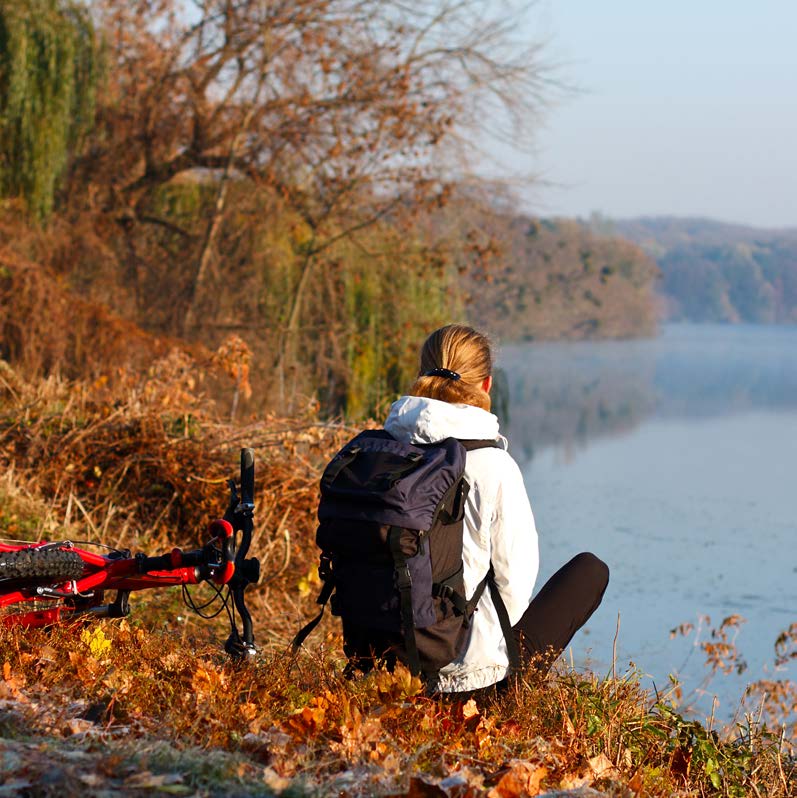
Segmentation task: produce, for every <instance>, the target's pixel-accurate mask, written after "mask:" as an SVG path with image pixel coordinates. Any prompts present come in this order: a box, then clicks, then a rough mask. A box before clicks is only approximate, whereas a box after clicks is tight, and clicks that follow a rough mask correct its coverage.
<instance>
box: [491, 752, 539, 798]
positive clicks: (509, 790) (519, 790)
mask: <svg viewBox="0 0 797 798" xmlns="http://www.w3.org/2000/svg"><path fill="white" fill-rule="evenodd" d="M547 776H548V768H546V767H545V766H544V765H540V764H536V763H533V762H523V761H518V760H514V761H512V762H510V763H509V768H508V769H507V770H506V772H504V773H503V775H502V776H501V777H500V778H499V780H498V783H497V784H496V785H495V787H493V788H492V789H491V790H490V791H489V792H488V793H487V798H526V796H533V795H539V794H540V785H541V784H542V782H543V780H544V779H545V778H546V777H547Z"/></svg>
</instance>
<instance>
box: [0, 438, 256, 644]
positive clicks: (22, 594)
mask: <svg viewBox="0 0 797 798" xmlns="http://www.w3.org/2000/svg"><path fill="white" fill-rule="evenodd" d="M227 484H228V486H229V488H230V501H229V505H228V507H227V511H226V512H225V514H224V517H223V518H221V519H218V520H215V521H213V522H211V523H210V525H209V526H208V533H209V535H210V536H211V537H210V540H209V541H208V543H207V544H205V546H203V547H202V548H201V549H196V550H194V551H182V550H181V549H179V548H174V549H172V550H171V551H170V552H168V553H167V554H162V555H159V556H155V557H148V556H147V555H146V554H143V553H137V554H135V555H132V554H131V552H130V551H129V550H128V549H115V548H112V547H108V546H104V545H101V544H92V543H88V544H82V545H89V546H96V547H101V548H103V549H105V551H104V552H103V553H96V552H94V551H87V550H86V549H82V548H78V547H77V546H75V544H74V543H72V542H71V541H68V540H62V541H56V542H48V543H32V544H30V543H29V544H23V545H19V544H10V543H3V542H0V607H9V606H12V605H22V606H26V607H27V606H30V607H31V608H30V609H25V610H23V611H21V612H15V613H12V614H7V615H4V616H3V617H2V619H0V620H2V622H3V623H4V624H5V625H6V626H15V625H20V626H25V627H42V626H50V625H53V624H58V623H65V622H69V621H75V620H83V619H89V618H91V617H102V618H123V617H125V616H127V615H129V614H130V601H129V597H130V593H132V592H133V591H136V590H152V589H157V588H162V587H168V586H174V585H181V586H182V589H183V599H184V600H185V603H186V605H187V606H188V607H189V608H190V609H191V610H192V611H194V612H196V613H198V614H199V615H200V616H201V617H203V618H212V617H215V616H216V615H218V614H219V613H221V612H222V611H224V610H226V612H227V615H228V618H229V620H230V629H231V631H230V636H229V637H228V638H227V642H226V643H225V645H224V648H225V650H226V651H227V653H229V654H230V655H231V656H232V657H235V658H241V657H245V656H249V655H253V654H255V653H256V649H255V638H254V631H253V626H252V616H251V614H250V612H249V610H248V609H247V607H246V599H245V590H246V588H247V587H248V586H249V585H251V584H256V583H257V582H258V580H259V578H260V562H259V560H258V559H257V558H256V557H250V558H247V554H248V553H249V547H250V546H251V543H252V530H253V527H254V522H253V517H254V507H255V505H254V486H255V467H254V453H253V451H252V449H242V450H241V474H240V492H239V490H238V487H237V485H236V482H235V480H233V479H231V480H229V481H228V483H227ZM199 582H207V583H209V584H211V585H213V586H214V587H215V589H216V595H215V596H214V598H213V599H211V601H210V602H208V603H206V604H203V605H202V606H198V605H197V604H196V603H195V602H194V600H193V598H192V597H191V594H190V593H189V591H188V585H195V584H198V583H199ZM225 588H226V593H225ZM107 591H116V595H115V597H114V599H113V601H111V602H109V603H105V593H106V592H107ZM216 599H218V600H219V601H220V603H221V606H220V607H218V608H217V609H216V610H215V611H214V612H213V613H212V614H205V613H204V610H206V609H207V608H208V607H209V606H210V605H211V604H212V603H214V602H215V600H216ZM42 604H46V606H45V607H41V605H42ZM236 612H237V614H238V615H240V619H241V629H240V631H239V628H238V623H237V621H236V617H235V616H236Z"/></svg>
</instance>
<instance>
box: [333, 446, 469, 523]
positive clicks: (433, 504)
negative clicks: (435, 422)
mask: <svg viewBox="0 0 797 798" xmlns="http://www.w3.org/2000/svg"><path fill="white" fill-rule="evenodd" d="M464 470H465V447H464V446H462V444H461V443H460V442H459V441H458V440H456V439H455V438H446V439H445V440H443V441H440V442H439V443H432V444H420V445H418V444H412V443H403V442H401V441H397V440H396V439H395V438H393V437H392V436H391V435H390V433H388V432H385V431H384V430H366V431H365V432H361V433H360V434H359V435H358V436H357V437H356V438H354V439H352V440H351V441H349V443H348V444H346V446H344V447H343V448H342V449H341V450H340V451H339V452H338V453H337V454H336V455H335V457H334V458H333V459H332V460H331V461H330V463H329V465H328V466H327V467H326V469H325V471H324V475H323V477H322V478H321V502H320V503H319V505H318V518H319V520H320V521H324V520H326V519H330V518H338V519H346V520H351V521H375V522H377V523H379V524H387V525H391V526H400V527H404V528H406V529H417V530H428V529H430V528H431V526H432V524H433V522H434V518H435V513H436V512H437V510H438V508H439V506H440V503H441V502H442V500H443V497H444V496H445V495H446V492H447V491H448V490H450V489H451V487H452V486H453V485H455V484H456V483H457V482H458V481H459V480H460V479H461V477H462V474H463V472H464Z"/></svg>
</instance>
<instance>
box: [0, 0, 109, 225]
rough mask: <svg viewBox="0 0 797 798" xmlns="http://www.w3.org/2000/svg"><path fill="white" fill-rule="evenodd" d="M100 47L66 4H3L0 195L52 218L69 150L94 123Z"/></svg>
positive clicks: (85, 18)
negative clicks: (22, 201)
mask: <svg viewBox="0 0 797 798" xmlns="http://www.w3.org/2000/svg"><path fill="white" fill-rule="evenodd" d="M97 77H98V49H97V43H96V39H95V35H94V27H93V25H92V22H91V19H90V16H89V14H88V12H87V10H86V8H84V7H83V6H81V5H78V4H77V3H73V2H68V0H67V1H66V2H65V1H64V0H0V197H21V198H22V199H23V200H24V201H25V202H26V204H27V206H28V207H29V209H30V210H31V212H32V213H33V214H34V215H35V216H36V217H38V218H39V219H45V218H46V217H47V216H49V214H50V212H51V211H52V208H53V202H54V197H55V192H56V189H57V187H58V182H59V179H60V177H61V176H62V174H63V171H64V168H65V166H66V163H67V159H68V156H69V153H70V151H71V150H72V149H73V148H75V146H76V145H77V144H78V142H79V139H80V138H81V137H82V136H83V135H84V134H85V132H86V131H87V130H88V128H89V127H90V126H91V125H92V123H93V111H94V99H95V88H96V83H97Z"/></svg>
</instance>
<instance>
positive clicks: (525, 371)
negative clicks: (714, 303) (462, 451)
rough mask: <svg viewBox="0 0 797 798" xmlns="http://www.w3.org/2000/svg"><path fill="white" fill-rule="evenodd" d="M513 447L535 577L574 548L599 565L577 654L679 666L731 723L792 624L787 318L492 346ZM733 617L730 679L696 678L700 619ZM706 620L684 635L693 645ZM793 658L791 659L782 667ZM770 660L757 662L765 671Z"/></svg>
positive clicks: (791, 376) (793, 420) (663, 680)
mask: <svg viewBox="0 0 797 798" xmlns="http://www.w3.org/2000/svg"><path fill="white" fill-rule="evenodd" d="M500 365H501V366H502V367H503V369H504V370H505V372H506V375H507V379H508V383H509V396H510V404H509V423H508V424H505V428H506V430H507V432H508V435H509V439H510V444H511V447H512V452H513V454H514V455H515V457H516V459H517V460H518V462H519V463H520V465H521V468H522V469H523V472H524V476H525V480H526V486H527V489H528V492H529V496H530V498H531V502H532V508H533V509H534V514H535V517H536V520H537V526H538V528H539V532H540V555H541V570H540V577H539V580H538V583H537V586H538V587H539V586H540V585H541V584H542V583H543V582H544V580H545V579H547V578H548V577H549V576H550V575H551V574H552V573H553V572H554V571H556V570H557V568H558V567H559V566H560V565H561V564H563V563H564V562H566V561H567V560H568V559H569V558H570V557H571V556H573V555H574V554H576V553H577V552H579V551H582V550H590V551H593V552H595V553H596V554H597V555H598V556H600V557H601V558H603V559H604V560H606V562H607V563H608V564H609V566H610V568H611V572H612V577H611V583H610V585H609V589H608V590H607V593H606V595H605V597H604V601H603V604H602V605H601V607H600V608H599V609H598V611H597V612H596V613H595V615H594V616H593V617H592V619H591V620H590V622H589V623H588V625H587V627H585V629H584V630H582V631H581V632H579V634H578V635H577V636H576V638H575V639H574V641H573V644H572V655H573V657H574V659H575V661H576V664H585V663H586V664H589V665H590V667H592V668H593V669H594V670H596V671H598V672H605V671H608V670H609V669H610V668H611V660H612V645H613V639H614V637H615V631H616V628H617V619H618V613H619V617H620V628H619V636H618V643H617V651H618V656H617V668H618V670H620V671H622V670H624V669H625V668H626V667H627V666H628V664H629V662H630V661H633V662H634V663H635V664H636V665H637V666H638V667H639V668H640V669H641V670H642V671H643V672H644V673H645V674H647V676H646V677H645V679H644V682H645V684H646V686H651V685H652V684H654V683H655V685H656V686H657V687H659V688H660V689H661V688H666V687H667V686H668V679H667V677H668V674H670V673H673V674H676V673H677V674H678V675H679V676H680V678H681V680H682V682H683V684H684V687H685V689H686V691H687V692H689V691H692V690H694V691H697V692H695V693H694V694H693V698H694V702H695V707H696V711H698V712H705V711H709V710H710V707H711V701H712V696H713V695H715V694H716V695H717V697H718V699H719V701H720V708H719V709H718V714H720V715H723V716H725V717H726V718H727V717H730V716H731V715H732V714H733V713H734V711H735V710H736V708H737V706H738V703H739V698H740V696H741V694H742V692H743V690H744V686H745V685H746V683H747V682H748V681H752V680H755V679H759V678H771V677H772V676H773V675H774V676H775V677H776V678H791V679H797V668H795V667H794V665H792V666H791V669H790V670H789V669H784V670H781V671H778V672H777V673H774V674H773V671H772V667H771V663H772V661H773V655H774V649H773V644H774V641H775V639H776V637H777V636H778V634H779V633H780V632H781V631H782V630H784V629H786V628H788V626H789V624H791V623H792V622H795V621H797V328H793V327H792V328H783V327H748V326H739V327H730V326H714V325H705V326H703V325H701V326H695V325H671V326H667V327H665V328H663V330H662V333H661V335H660V336H659V337H658V338H656V339H651V340H645V341H627V342H585V343H570V344H568V343H553V344H535V343H529V344H519V345H513V346H505V347H503V348H502V351H501V354H500ZM733 614H739V615H741V616H743V617H744V618H745V619H746V621H747V622H746V623H745V624H744V625H743V626H742V627H741V629H740V631H739V632H738V636H737V637H736V639H735V642H736V644H737V646H738V648H739V650H740V651H741V653H742V654H743V656H744V657H745V659H746V661H747V662H748V665H749V668H748V670H747V671H746V672H745V673H744V674H743V675H742V676H730V677H726V676H721V675H718V676H717V677H715V678H714V679H713V680H712V682H711V683H710V684H709V685H708V687H707V689H706V691H703V690H701V683H702V682H703V679H704V677H705V676H706V674H707V673H708V670H707V669H706V667H705V666H704V664H703V663H704V659H705V658H704V656H703V654H702V652H701V651H700V649H699V648H698V647H696V645H695V636H694V634H693V635H692V636H690V637H688V638H684V637H678V638H676V639H670V634H669V632H670V630H671V629H673V628H674V627H676V626H678V625H679V624H681V623H684V622H691V623H694V624H695V625H696V626H697V625H698V618H699V616H700V615H708V616H710V617H711V620H712V622H713V625H715V626H716V625H718V624H719V623H720V622H721V620H722V619H723V618H725V617H727V616H729V615H733ZM706 639H708V638H707V632H706V628H705V624H704V625H703V628H702V630H701V632H700V635H699V637H698V639H697V642H702V641H703V640H706ZM793 662H794V661H793ZM767 663H769V666H768V665H767Z"/></svg>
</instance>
